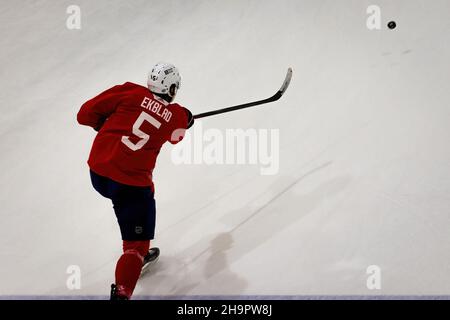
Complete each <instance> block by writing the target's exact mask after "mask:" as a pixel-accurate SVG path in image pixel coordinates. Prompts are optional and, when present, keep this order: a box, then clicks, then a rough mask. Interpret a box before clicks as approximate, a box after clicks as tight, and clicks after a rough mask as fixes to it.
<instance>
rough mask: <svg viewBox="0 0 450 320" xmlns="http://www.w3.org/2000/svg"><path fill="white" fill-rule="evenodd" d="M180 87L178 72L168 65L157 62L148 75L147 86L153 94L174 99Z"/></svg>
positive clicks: (171, 65)
mask: <svg viewBox="0 0 450 320" xmlns="http://www.w3.org/2000/svg"><path fill="white" fill-rule="evenodd" d="M180 85H181V77H180V72H179V71H178V69H177V68H176V67H175V66H174V65H173V64H170V63H165V62H159V63H157V64H155V66H154V67H153V68H152V70H151V71H150V73H149V75H148V80H147V86H148V89H149V90H150V91H151V92H154V93H160V94H167V95H169V96H170V97H175V95H176V94H177V91H178V89H179V88H180Z"/></svg>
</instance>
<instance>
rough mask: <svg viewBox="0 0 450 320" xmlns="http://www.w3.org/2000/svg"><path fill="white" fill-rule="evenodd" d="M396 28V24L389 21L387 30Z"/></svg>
mask: <svg viewBox="0 0 450 320" xmlns="http://www.w3.org/2000/svg"><path fill="white" fill-rule="evenodd" d="M396 26H397V24H396V23H395V21H391V22H389V23H388V28H389V29H395V27H396Z"/></svg>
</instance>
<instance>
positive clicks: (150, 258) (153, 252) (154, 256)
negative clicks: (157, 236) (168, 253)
mask: <svg viewBox="0 0 450 320" xmlns="http://www.w3.org/2000/svg"><path fill="white" fill-rule="evenodd" d="M159 252H160V251H159V248H150V250H149V251H148V253H147V255H146V256H145V257H144V262H143V264H142V271H141V276H142V274H143V273H144V272H146V271H147V270H148V268H149V267H150V266H151V265H153V264H155V263H156V261H158V258H159Z"/></svg>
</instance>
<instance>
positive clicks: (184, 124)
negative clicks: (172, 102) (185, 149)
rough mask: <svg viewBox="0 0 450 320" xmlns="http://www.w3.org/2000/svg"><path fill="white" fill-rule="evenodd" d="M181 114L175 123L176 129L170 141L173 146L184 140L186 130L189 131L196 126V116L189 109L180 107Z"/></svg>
mask: <svg viewBox="0 0 450 320" xmlns="http://www.w3.org/2000/svg"><path fill="white" fill-rule="evenodd" d="M179 107H180V109H179V114H178V117H177V121H176V122H175V126H174V129H173V130H172V134H171V136H170V138H169V139H168V141H169V142H170V143H171V144H177V143H178V142H180V141H181V140H183V138H184V135H185V133H186V129H189V128H190V127H192V125H193V124H194V116H193V115H192V112H191V111H189V109H187V108H184V107H181V106H179Z"/></svg>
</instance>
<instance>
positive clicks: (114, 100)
mask: <svg viewBox="0 0 450 320" xmlns="http://www.w3.org/2000/svg"><path fill="white" fill-rule="evenodd" d="M128 89H130V84H128V83H125V84H123V85H118V86H114V87H112V88H110V89H108V90H106V91H104V92H102V93H100V94H99V95H98V96H96V97H94V98H92V99H91V100H88V101H86V102H85V103H84V104H83V105H82V106H81V109H80V111H79V112H78V114H77V120H78V123H79V124H82V125H85V126H89V127H92V128H94V129H95V130H96V131H99V130H100V128H101V127H102V126H103V124H104V123H105V121H106V119H108V117H109V116H110V115H111V114H113V113H114V112H115V111H116V108H117V106H118V105H119V103H120V101H121V98H122V97H123V96H124V93H125V92H126V91H127V90H128Z"/></svg>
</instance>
